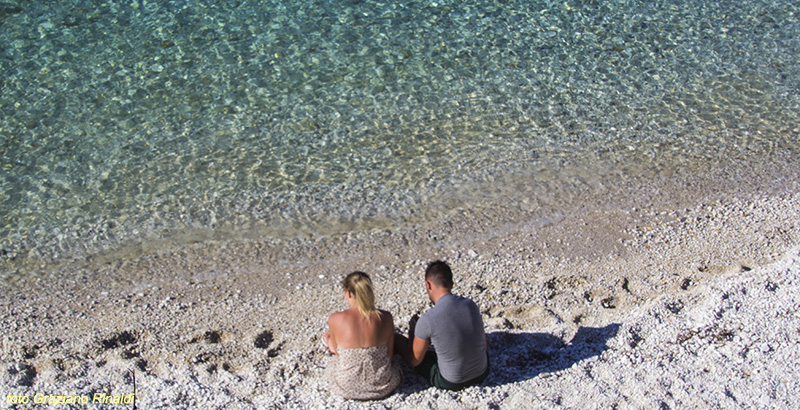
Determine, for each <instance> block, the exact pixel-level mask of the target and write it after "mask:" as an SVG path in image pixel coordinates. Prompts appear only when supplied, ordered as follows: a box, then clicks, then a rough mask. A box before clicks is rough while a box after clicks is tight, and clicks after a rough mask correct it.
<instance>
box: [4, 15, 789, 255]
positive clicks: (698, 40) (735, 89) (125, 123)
mask: <svg viewBox="0 0 800 410" xmlns="http://www.w3.org/2000/svg"><path fill="white" fill-rule="evenodd" d="M798 55H800V7H799V6H798V4H797V2H794V1H775V0H753V1H739V0H737V1H717V2H707V1H698V0H686V1H677V0H673V1H665V2H645V1H632V0H622V1H574V0H568V1H556V2H551V1H514V0H505V1H500V0H498V1H489V0H485V1H448V0H441V1H439V0H437V1H394V2H392V1H374V0H373V1H355V0H345V1H305V0H291V1H284V0H281V1H255V0H252V1H248V0H238V1H233V0H231V1H186V0H178V1H145V0H133V1H121V0H112V1H84V0H58V1H33V0H30V1H21V0H17V1H12V0H0V72H1V73H2V77H1V78H0V81H2V83H0V258H2V259H3V261H6V262H10V261H19V260H24V259H36V260H44V261H52V260H59V259H63V258H65V257H76V256H77V257H80V256H82V255H87V254H92V253H95V252H99V251H103V250H109V249H114V248H115V247H117V246H119V245H120V244H122V243H128V242H131V241H132V242H136V241H150V240H153V239H154V238H165V237H170V236H181V235H183V236H182V237H183V238H185V239H184V240H192V239H191V237H192V234H191V232H198V235H200V233H199V232H203V234H202V235H205V236H204V237H208V235H211V236H212V237H214V236H215V235H221V236H222V235H224V236H228V237H230V236H248V235H252V236H274V237H287V236H288V237H292V236H309V235H320V234H328V233H334V232H345V231H348V230H353V229H369V228H371V227H392V226H398V225H403V224H410V223H418V222H424V221H425V220H426V219H430V218H436V217H437V215H440V214H441V213H442V212H446V211H447V209H451V208H452V207H454V206H462V207H470V206H485V207H491V206H492V203H493V201H508V200H518V199H520V198H519V195H524V196H526V197H535V198H536V199H537V201H536V203H538V204H541V203H545V202H547V198H548V197H550V196H551V195H552V194H553V193H556V192H558V191H559V190H561V189H563V188H564V187H565V186H568V185H570V184H581V183H585V181H587V180H591V179H592V178H594V179H598V178H600V179H605V180H607V181H611V182H614V183H617V182H618V183H624V181H625V180H626V178H628V177H630V176H633V175H634V174H636V175H641V174H652V175H658V174H659V173H664V172H670V170H672V169H675V168H681V169H702V168H703V167H704V166H707V165H708V164H712V163H713V164H719V163H725V162H733V161H740V160H743V159H764V158H766V159H768V158H769V157H770V155H773V154H774V153H776V152H794V151H796V150H797V149H798V147H799V146H800V143H798V132H799V130H798V128H799V127H800V126H798V118H799V117H800V109H798V108H800V94H798V90H800V60H799V58H798ZM510 176H513V180H514V184H510V183H508V181H509V178H511V177H510ZM520 187H524V189H522V190H520ZM536 203H535V204H533V205H530V206H531V207H535V206H536ZM551 205H552V204H551ZM554 206H557V204H555V205H554ZM187 232H188V233H189V234H187ZM209 232H210V233H209Z"/></svg>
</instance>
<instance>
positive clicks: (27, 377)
mask: <svg viewBox="0 0 800 410" xmlns="http://www.w3.org/2000/svg"><path fill="white" fill-rule="evenodd" d="M8 375H9V376H11V379H12V380H13V381H12V384H15V385H17V386H33V381H34V379H36V369H34V368H33V366H31V365H28V364H25V363H14V364H12V365H11V366H9V368H8Z"/></svg>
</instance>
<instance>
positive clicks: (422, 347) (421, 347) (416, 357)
mask: <svg viewBox="0 0 800 410" xmlns="http://www.w3.org/2000/svg"><path fill="white" fill-rule="evenodd" d="M430 345H431V341H430V340H423V339H420V338H418V337H415V338H414V342H413V346H412V348H411V351H410V352H409V353H410V356H411V357H409V358H407V359H406V362H407V363H408V364H409V365H410V366H411V367H417V366H419V364H420V363H422V359H424V358H425V353H427V352H428V346H430Z"/></svg>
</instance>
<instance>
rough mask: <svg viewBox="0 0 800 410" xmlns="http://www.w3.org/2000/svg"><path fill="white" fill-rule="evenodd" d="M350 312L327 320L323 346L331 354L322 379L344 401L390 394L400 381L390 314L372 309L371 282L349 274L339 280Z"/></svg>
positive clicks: (362, 277)
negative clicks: (325, 378) (393, 358)
mask: <svg viewBox="0 0 800 410" xmlns="http://www.w3.org/2000/svg"><path fill="white" fill-rule="evenodd" d="M342 286H343V287H344V297H345V299H346V300H347V303H348V304H349V305H350V309H347V310H343V311H341V312H337V313H334V314H332V315H330V317H329V318H328V329H329V330H328V331H327V332H325V335H323V340H324V341H325V345H327V346H328V350H330V352H331V353H333V354H334V356H331V359H330V360H329V361H328V368H327V369H326V371H325V373H326V377H327V379H328V384H329V386H330V389H331V391H332V392H333V393H335V394H337V395H340V396H342V397H344V398H347V399H356V400H372V399H380V398H383V397H386V396H388V395H389V394H391V393H392V392H393V391H394V390H395V389H396V388H397V386H398V385H399V384H400V381H401V380H402V370H401V369H400V364H399V362H398V361H396V360H392V356H393V355H394V322H393V321H392V315H391V314H390V313H389V312H387V311H384V310H378V309H377V308H376V307H375V295H374V294H373V292H372V281H370V279H369V276H367V274H366V273H364V272H353V273H351V274H349V275H347V277H346V278H345V279H344V281H342Z"/></svg>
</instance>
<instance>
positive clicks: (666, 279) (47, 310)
mask: <svg viewBox="0 0 800 410" xmlns="http://www.w3.org/2000/svg"><path fill="white" fill-rule="evenodd" d="M765 168H767V169H768V168H769V167H768V166H765ZM777 168H778V169H775V170H773V171H772V173H762V174H758V173H756V174H750V176H751V177H752V176H753V175H755V180H753V179H747V178H746V175H747V173H746V171H747V167H742V168H740V169H739V170H734V171H731V172H730V174H729V175H727V178H729V182H735V181H742V184H741V185H725V184H717V185H716V186H715V185H714V178H715V177H714V176H711V177H709V176H705V177H698V178H697V179H696V180H686V179H684V180H680V181H678V183H677V184H673V186H672V187H671V188H669V182H668V181H662V182H663V184H658V183H652V184H650V185H648V186H647V187H648V189H649V191H646V193H655V194H656V195H654V196H652V197H646V196H645V195H643V192H642V191H637V192H636V193H637V194H638V196H636V195H632V196H631V197H628V198H626V197H624V196H623V195H620V196H618V197H612V198H603V201H604V202H602V203H601V201H597V202H592V201H586V202H585V203H584V205H583V206H576V207H575V208H574V209H573V211H571V212H569V213H564V214H563V215H560V216H559V217H558V218H553V219H551V220H546V221H542V220H537V219H533V220H526V219H525V218H524V215H523V217H522V218H519V216H520V214H519V213H517V214H514V213H513V212H511V211H508V213H504V212H506V211H507V210H502V209H501V210H495V211H496V214H494V215H485V214H481V210H477V211H475V212H472V211H471V210H463V211H460V214H459V215H454V216H453V217H452V218H451V219H448V220H444V221H441V223H439V224H436V223H434V224H429V225H427V226H422V227H409V228H407V229H397V230H391V231H389V230H376V231H372V232H361V233H353V234H350V235H333V236H328V237H321V238H310V239H305V240H302V239H295V240H285V241H278V240H275V241H260V242H259V241H207V242H201V243H196V244H192V245H186V246H183V247H176V248H165V249H163V250H161V251H160V252H154V253H150V254H146V255H143V256H139V257H136V258H130V259H124V260H113V258H112V259H111V260H108V261H106V260H102V261H101V260H99V259H98V260H96V261H95V263H93V264H86V265H83V266H77V267H75V266H72V267H64V268H62V270H61V271H57V272H52V273H41V274H40V275H38V276H31V277H28V278H24V280H14V281H11V280H6V281H3V282H0V287H1V288H2V290H3V292H2V294H3V296H2V298H0V308H1V309H2V312H3V314H2V315H1V316H0V323H2V327H3V328H4V329H8V330H7V331H6V333H5V335H4V337H3V339H2V344H0V352H2V355H0V357H2V360H1V361H2V363H0V393H3V396H6V395H8V394H17V395H29V396H30V397H31V398H32V397H33V395H34V394H36V393H43V394H50V395H59V394H60V395H88V394H89V392H103V393H105V394H107V395H117V396H119V395H125V394H130V393H131V392H132V391H131V389H132V378H133V377H135V379H136V386H137V403H139V404H140V405H142V406H143V407H147V408H171V407H175V406H178V407H180V406H185V407H189V408H195V407H210V408H221V407H231V406H233V407H234V408H264V407H269V406H271V405H275V406H279V407H288V408H312V407H337V408H370V407H376V408H377V407H383V406H390V407H414V406H417V407H434V408H436V407H440V408H447V407H448V406H456V405H458V406H464V405H466V406H468V407H476V408H495V407H497V406H500V407H507V406H511V405H513V404H515V403H517V404H523V403H525V404H527V405H533V406H534V407H537V408H552V407H559V406H566V407H580V404H581V403H582V402H586V401H587V400H589V399H590V398H591V399H592V400H595V401H594V403H596V407H597V408H601V407H609V406H612V405H614V404H617V405H620V406H622V407H623V408H624V407H640V406H645V407H647V406H650V407H655V406H659V405H661V404H660V403H666V404H667V405H668V406H669V407H671V408H674V407H687V406H693V405H695V406H697V405H699V406H701V407H715V406H718V407H725V404H726V403H727V404H731V403H734V405H735V404H736V403H738V405H743V404H746V403H749V402H748V401H747V400H748V398H752V397H753V396H752V395H753V394H755V393H759V394H760V393H762V392H760V391H759V389H760V388H759V387H758V386H759V385H758V384H756V382H755V380H761V381H762V382H763V381H766V382H769V383H768V384H767V385H765V386H768V387H764V389H766V388H769V389H770V390H769V392H767V393H769V394H766V393H765V394H764V395H759V396H758V397H759V398H761V397H762V396H764V397H766V398H765V399H764V400H767V402H766V406H768V407H769V406H772V407H788V406H789V401H788V400H789V399H790V398H791V397H792V392H796V391H798V390H797V389H798V388H800V387H798V383H797V382H796V381H794V382H792V381H783V382H781V377H783V376H782V372H786V374H790V371H789V370H787V369H789V368H791V366H792V364H794V363H798V362H800V360H799V359H798V356H797V353H793V351H792V348H793V346H794V345H793V343H794V344H796V341H797V336H796V335H795V334H792V333H791V332H790V330H791V329H792V326H796V324H797V320H796V319H792V318H791V317H787V318H786V319H785V321H784V322H780V323H776V324H770V325H768V326H767V325H766V322H765V320H766V319H765V318H769V317H771V316H770V315H774V314H775V312H776V311H777V312H779V311H780V310H779V309H778V310H776V309H777V307H781V309H784V310H783V312H788V310H786V309H791V308H792V307H797V306H798V304H797V303H798V302H797V301H798V298H799V297H800V296H798V286H799V285H798V283H797V280H796V277H797V274H798V272H799V270H798V267H799V266H800V262H798V259H800V256H798V252H799V248H798V246H800V230H798V223H800V220H798V217H797V215H800V194H797V192H800V190H798V189H797V187H798V182H797V181H796V180H795V179H794V177H792V175H796V174H781V173H780V172H779V171H780V167H777ZM790 168H792V167H790ZM784 170H785V168H784ZM781 175H783V180H780V181H778V179H779V178H780V176H781ZM758 177H762V178H758ZM765 181H767V182H765ZM682 186H683V187H687V186H691V187H693V189H694V190H695V191H693V193H692V192H688V191H682V190H681V187H682ZM704 189H705V191H703V190H704ZM702 192H706V195H705V196H703V195H702ZM598 203H601V204H600V205H594V204H598ZM504 215H517V218H516V219H514V218H508V219H506V220H505V221H504ZM433 259H446V260H447V261H448V262H449V263H450V264H451V266H453V269H454V274H455V275H456V288H455V289H454V292H455V293H458V294H461V295H464V296H468V297H471V298H473V299H474V300H475V301H476V303H477V304H478V306H479V307H481V309H482V311H483V314H484V320H485V324H486V328H487V333H488V334H489V338H490V344H492V345H493V346H495V347H493V348H492V349H493V350H492V360H493V361H494V362H495V363H496V366H495V369H496V370H495V371H493V373H492V374H491V375H490V377H489V379H488V381H487V382H486V384H485V385H484V386H482V387H477V388H470V389H467V390H465V391H463V392H460V393H450V392H442V391H437V390H434V389H427V388H426V387H425V386H424V385H423V384H422V383H421V381H420V380H419V379H418V378H416V376H413V375H412V374H411V373H410V371H409V369H407V368H406V369H405V370H406V373H405V374H406V379H405V380H404V382H403V383H402V384H401V387H400V388H399V389H398V391H397V392H396V393H395V394H394V395H392V396H390V397H389V398H387V399H385V400H383V401H378V402H374V403H359V402H351V401H344V400H342V399H339V398H336V397H333V396H331V395H330V394H329V393H328V392H327V388H326V384H325V381H324V380H323V379H322V367H323V366H324V359H325V357H324V354H323V352H322V349H321V348H319V345H320V344H319V337H321V334H322V331H323V330H324V328H325V319H326V318H327V315H328V314H330V313H331V312H333V311H335V310H339V309H341V308H342V306H343V304H342V301H341V300H340V299H341V297H340V290H339V288H338V286H337V284H338V281H339V280H340V279H341V277H342V276H343V275H345V274H346V273H348V272H350V271H352V270H364V271H366V272H367V273H368V274H370V276H371V277H372V279H373V281H374V282H375V286H376V299H377V301H378V304H379V305H380V306H381V307H382V308H384V309H387V310H389V311H391V312H392V314H393V315H394V316H395V320H396V323H395V325H396V326H397V327H398V328H399V329H400V330H401V331H405V328H406V323H407V321H408V319H409V317H410V316H411V315H412V314H414V313H418V312H420V311H422V310H424V309H426V308H427V305H428V302H427V300H426V298H425V294H424V291H423V290H422V286H421V284H420V283H419V282H420V279H419V278H420V272H422V270H423V269H424V265H425V264H426V263H427V262H428V261H429V260H433ZM17 279H19V278H17ZM742 289H745V291H746V292H742V291H741V290H742ZM770 289H771V290H770ZM724 295H727V297H723V296H724ZM734 302H736V303H738V306H739V307H738V308H736V309H733V308H731V307H730V305H731V303H734ZM762 305H763V306H762ZM766 306H773V307H772V308H767V307H766ZM740 311H742V312H745V311H747V312H750V311H752V312H750V313H751V314H750V315H749V316H744V315H743V314H741V313H739V312H740ZM720 312H721V313H720ZM759 321H760V322H759ZM759 338H761V339H765V341H764V343H767V345H768V347H765V348H763V349H762V346H761V341H759V340H760V339H759ZM687 346H688V347H687ZM745 350H747V352H745V353H744V355H742V352H744V351H745ZM794 350H796V349H794ZM756 351H757V352H758V354H756V353H748V352H756ZM687 352H689V353H687ZM690 353H691V354H690ZM687 355H688V356H687ZM748 357H749V358H748ZM737 358H738V359H737ZM777 360H780V361H782V363H783V364H782V365H780V366H777V365H776V366H773V365H771V366H767V363H771V364H774V363H775V361H777ZM697 361H700V362H702V361H707V362H708V363H707V367H708V366H711V367H714V366H716V368H718V370H719V369H721V370H724V371H730V372H733V371H734V370H735V369H739V368H741V365H742V364H741V363H738V364H737V361H743V362H744V364H745V365H747V366H750V367H749V368H751V369H755V370H757V371H755V372H754V371H753V370H750V371H749V373H748V375H750V376H743V375H742V374H741V372H743V371H744V370H741V372H740V373H736V375H737V376H736V377H733V376H730V377H726V376H723V375H722V374H721V373H720V372H718V371H713V369H708V368H706V370H709V371H707V372H706V371H703V369H697V368H694V367H693V366H694V362H697ZM520 363H530V364H527V365H526V364H520ZM659 363H661V364H660V365H659ZM762 364H763V366H762ZM704 366H705V365H704ZM773 367H774V368H773ZM659 369H660V370H659ZM131 371H133V373H132V374H133V375H134V376H133V377H132V376H131ZM737 371H738V370H737ZM652 372H657V374H658V376H655V375H651V373H652ZM592 373H594V375H593V376H592V375H591V374H592ZM652 374H656V373H652ZM751 376H752V377H751ZM756 376H757V377H756ZM664 380H672V381H674V383H672V382H670V383H669V385H672V384H674V385H675V386H676V387H675V388H672V387H669V385H664V386H662V385H661V384H660V383H661V381H664ZM776 380H777V382H776ZM703 383H711V384H710V385H708V386H706V388H707V391H708V393H703V394H696V395H693V394H690V393H687V392H695V393H697V392H698V391H699V390H698V389H699V388H700V387H702V385H703ZM770 383H771V384H770ZM776 383H777V384H776ZM781 383H783V384H781ZM681 386H682V387H681ZM709 386H710V387H709ZM781 386H783V387H781ZM637 389H638V390H637ZM639 390H641V392H639V393H636V391H639ZM726 392H727V393H726ZM709 395H712V396H713V395H720V396H719V398H720V400H719V401H718V403H719V404H712V403H711V402H710V401H709V397H710V396H709ZM731 397H734V398H731ZM736 397H738V398H736ZM761 404H764V403H761ZM12 408H13V407H12Z"/></svg>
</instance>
